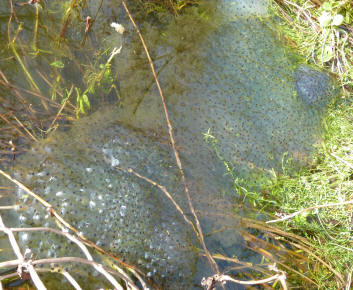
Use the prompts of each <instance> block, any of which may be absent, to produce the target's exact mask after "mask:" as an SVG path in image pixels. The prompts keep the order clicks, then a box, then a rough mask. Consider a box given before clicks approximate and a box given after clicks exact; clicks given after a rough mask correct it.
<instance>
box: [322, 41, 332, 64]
mask: <svg viewBox="0 0 353 290" xmlns="http://www.w3.org/2000/svg"><path fill="white" fill-rule="evenodd" d="M332 58H333V49H332V47H331V46H330V45H326V46H325V48H324V50H323V52H322V55H321V59H322V62H328V61H330V60H331V59H332Z"/></svg>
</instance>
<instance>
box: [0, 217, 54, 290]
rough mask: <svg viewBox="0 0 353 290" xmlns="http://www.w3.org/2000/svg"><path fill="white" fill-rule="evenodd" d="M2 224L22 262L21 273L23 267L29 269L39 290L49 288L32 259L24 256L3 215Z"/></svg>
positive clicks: (0, 221)
mask: <svg viewBox="0 0 353 290" xmlns="http://www.w3.org/2000/svg"><path fill="white" fill-rule="evenodd" d="M0 226H1V227H2V228H3V229H2V230H3V231H4V232H5V233H6V234H7V236H8V237H9V241H10V244H11V247H12V249H13V251H14V253H15V255H16V256H17V259H18V261H19V262H20V264H21V266H22V267H19V269H18V272H19V274H22V273H23V268H25V270H27V271H28V272H29V274H30V276H31V279H32V281H33V283H34V285H35V286H36V287H37V289H39V290H45V289H47V288H46V287H45V286H44V284H43V282H42V281H41V280H40V278H39V276H38V274H37V272H36V270H34V267H33V265H32V264H31V261H26V260H25V258H24V256H23V255H22V253H21V250H20V247H19V246H18V244H17V241H16V239H15V236H14V235H13V233H12V231H11V230H9V229H8V228H6V227H5V224H4V223H3V221H2V218H1V215H0Z"/></svg>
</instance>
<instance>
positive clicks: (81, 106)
mask: <svg viewBox="0 0 353 290" xmlns="http://www.w3.org/2000/svg"><path fill="white" fill-rule="evenodd" d="M79 103H80V112H81V113H82V114H86V112H85V106H84V103H83V100H82V98H80V102H79Z"/></svg>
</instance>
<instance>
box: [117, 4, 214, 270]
mask: <svg viewBox="0 0 353 290" xmlns="http://www.w3.org/2000/svg"><path fill="white" fill-rule="evenodd" d="M122 4H123V6H124V8H125V11H126V13H127V14H128V16H129V18H130V21H131V23H132V25H133V26H134V28H135V30H136V32H137V34H138V36H139V38H140V40H141V43H142V46H143V48H144V50H145V52H146V56H147V59H148V62H149V64H150V67H151V70H152V74H153V77H154V79H155V82H156V85H157V88H158V92H159V95H160V97H161V101H162V105H163V110H164V115H165V118H166V122H167V126H168V132H169V139H170V142H171V145H172V148H173V152H174V156H175V160H176V163H177V166H178V168H179V171H180V175H181V179H182V183H183V185H184V190H185V194H186V197H187V199H188V203H189V208H190V210H191V213H192V215H193V217H194V219H195V223H196V228H197V233H198V234H197V236H198V239H199V241H200V243H201V245H202V247H203V250H204V251H205V253H206V255H207V259H208V261H209V263H210V265H211V267H212V268H213V270H214V271H215V272H216V273H217V274H220V271H219V268H218V265H217V263H216V262H215V260H214V259H213V258H212V256H211V254H210V252H209V251H208V249H207V247H206V244H205V240H204V236H203V232H202V229H201V225H200V221H199V219H198V217H197V214H196V212H195V208H194V206H193V204H192V201H191V197H190V192H189V188H188V185H187V182H186V178H185V173H184V169H183V166H182V163H181V160H180V157H179V153H178V150H177V148H176V143H175V139H174V133H173V127H172V124H171V122H170V119H169V114H168V109H167V105H166V102H165V98H164V95H163V91H162V88H161V86H160V83H159V81H158V78H157V75H156V71H155V68H154V64H153V61H152V58H151V56H150V54H149V51H148V48H147V46H146V43H145V41H144V39H143V37H142V34H141V32H140V30H139V28H138V27H137V25H136V23H135V21H134V19H133V17H132V15H131V13H130V11H129V9H128V7H127V5H126V3H125V1H124V0H122Z"/></svg>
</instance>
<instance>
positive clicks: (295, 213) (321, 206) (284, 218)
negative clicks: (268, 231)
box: [266, 200, 353, 224]
mask: <svg viewBox="0 0 353 290" xmlns="http://www.w3.org/2000/svg"><path fill="white" fill-rule="evenodd" d="M346 204H353V200H348V201H342V202H336V203H326V204H321V205H316V206H311V207H308V208H305V209H302V210H299V211H296V212H294V213H292V214H289V215H285V216H284V217H283V218H280V219H276V220H270V221H267V222H266V223H267V224H270V223H278V222H282V221H285V220H288V219H291V218H292V217H295V216H297V215H300V214H302V213H304V212H307V211H311V210H313V209H317V208H324V207H333V206H340V205H346Z"/></svg>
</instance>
